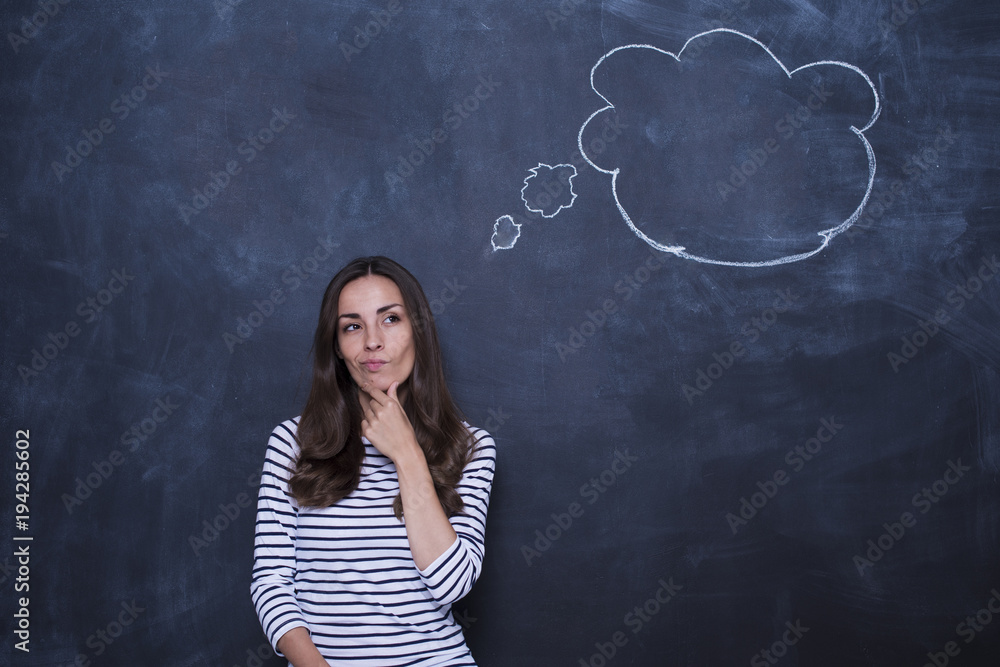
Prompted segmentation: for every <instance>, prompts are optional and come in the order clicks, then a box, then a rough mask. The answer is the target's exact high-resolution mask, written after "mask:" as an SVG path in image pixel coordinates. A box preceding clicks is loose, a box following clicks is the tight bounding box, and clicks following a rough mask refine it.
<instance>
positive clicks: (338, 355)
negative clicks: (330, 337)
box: [333, 339, 344, 359]
mask: <svg viewBox="0 0 1000 667" xmlns="http://www.w3.org/2000/svg"><path fill="white" fill-rule="evenodd" d="M333 351H334V352H335V353H336V354H337V358H338V359H343V358H344V355H343V354H341V353H340V345H339V344H338V343H337V341H336V339H335V340H334V341H333Z"/></svg>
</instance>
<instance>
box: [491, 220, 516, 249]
mask: <svg viewBox="0 0 1000 667" xmlns="http://www.w3.org/2000/svg"><path fill="white" fill-rule="evenodd" d="M504 218H507V219H508V220H510V224H512V225H514V229H516V230H517V234H515V235H514V240H513V241H511V242H510V245H502V246H497V244H496V242H495V241H494V240H493V239H495V238H496V237H497V233H498V232H499V231H500V230H499V229H498V227H499V226H500V221H501V220H503V219H504ZM519 238H521V225H520V224H519V223H516V222H514V218H512V217H511V216H509V215H501V216H500V217H499V218H497V221H496V222H494V223H493V236H491V237H490V245H491V246H493V252H496V251H497V250H510V249H511V248H513V247H514V244H515V243H517V240H518V239H519Z"/></svg>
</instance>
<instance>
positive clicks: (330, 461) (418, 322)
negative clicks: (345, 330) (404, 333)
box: [289, 256, 472, 518]
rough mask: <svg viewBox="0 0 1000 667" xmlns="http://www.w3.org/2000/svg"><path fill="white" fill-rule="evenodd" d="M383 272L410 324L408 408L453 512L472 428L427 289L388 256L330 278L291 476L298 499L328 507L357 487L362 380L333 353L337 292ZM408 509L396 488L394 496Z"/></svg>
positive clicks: (397, 508) (397, 507)
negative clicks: (452, 388) (455, 393)
mask: <svg viewBox="0 0 1000 667" xmlns="http://www.w3.org/2000/svg"><path fill="white" fill-rule="evenodd" d="M373 275H374V276H384V277H386V278H389V279H390V280H392V281H393V282H394V283H396V286H397V287H399V291H400V293H401V294H402V295H403V306H404V307H405V308H406V314H407V316H408V317H409V320H410V325H411V327H412V330H413V347H414V361H413V372H412V373H411V374H410V377H409V378H408V379H407V381H406V382H405V383H404V386H406V388H407V391H406V396H405V398H404V399H403V409H404V410H405V411H406V415H407V416H408V417H409V419H410V423H411V424H412V425H413V431H414V433H415V434H416V436H417V442H418V443H419V444H420V448H421V449H422V450H423V451H424V456H425V457H426V458H427V466H428V468H429V469H430V473H431V478H432V479H433V480H434V488H435V490H436V491H437V495H438V498H439V499H440V501H441V506H442V507H443V508H444V511H445V513H446V514H447V515H448V516H452V515H454V514H457V513H459V512H461V511H462V507H463V503H462V498H461V496H460V495H459V494H458V491H456V490H455V487H456V486H457V485H458V482H459V481H460V480H461V478H462V471H463V470H464V468H465V466H466V464H467V463H468V462H469V459H470V457H471V443H472V440H471V438H470V434H469V431H468V429H466V427H465V426H464V425H463V424H462V417H461V414H460V413H459V411H458V408H457V407H456V406H455V403H454V401H452V398H451V394H450V393H449V392H448V387H447V385H446V384H445V381H444V370H443V368H442V364H441V348H440V346H439V345H438V337H437V330H436V329H435V327H434V319H433V316H432V314H431V309H430V305H428V303H427V297H426V296H425V295H424V291H423V289H422V288H421V287H420V283H419V282H417V279H416V278H414V277H413V275H412V274H410V272H409V271H407V270H406V269H404V268H403V267H402V266H400V265H399V264H397V263H396V262H394V261H393V260H391V259H389V258H388V257H381V256H376V257H359V258H357V259H355V260H352V261H351V262H350V263H348V264H347V266H345V267H344V268H343V269H341V270H340V271H339V272H338V273H337V275H335V276H334V277H333V280H331V281H330V284H329V285H327V288H326V293H325V294H324V295H323V303H322V305H321V306H320V313H319V324H318V325H317V327H316V334H315V336H314V338H313V349H312V356H313V378H312V385H311V387H310V389H309V398H308V399H307V400H306V405H305V408H304V409H303V410H302V418H301V419H300V420H299V427H298V433H297V435H296V440H297V441H298V444H299V457H298V460H297V462H296V466H295V472H294V473H293V474H292V477H291V480H290V481H289V488H290V490H291V492H292V496H293V497H294V498H295V500H296V501H297V502H298V503H299V505H300V506H307V507H329V506H330V505H333V504H334V503H336V502H338V501H339V500H340V499H341V498H343V497H345V496H346V495H347V494H349V493H350V492H351V491H353V490H354V489H356V488H357V486H358V483H359V482H360V481H361V464H362V462H363V461H364V457H365V448H364V445H363V444H362V442H361V420H362V413H361V405H360V403H359V402H358V392H359V389H358V386H357V385H356V384H355V383H354V380H353V378H351V374H350V373H349V372H348V370H347V365H346V364H345V363H344V360H343V359H341V358H339V357H338V356H337V353H336V349H337V348H336V345H337V317H338V313H337V308H338V304H339V302H340V292H341V290H343V288H344V286H345V285H347V284H348V283H349V282H351V281H353V280H357V279H358V278H363V277H365V276H373ZM392 507H393V511H394V512H395V514H396V517H397V518H402V516H403V503H402V499H401V498H400V497H399V496H396V499H395V501H394V502H393V506H392Z"/></svg>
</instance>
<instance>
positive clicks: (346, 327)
mask: <svg viewBox="0 0 1000 667" xmlns="http://www.w3.org/2000/svg"><path fill="white" fill-rule="evenodd" d="M357 328H358V325H357V324H354V323H351V324H348V325H347V326H345V327H344V333H347V332H348V331H354V330H356V329H357Z"/></svg>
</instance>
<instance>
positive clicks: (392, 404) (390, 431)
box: [361, 382, 423, 464]
mask: <svg viewBox="0 0 1000 667" xmlns="http://www.w3.org/2000/svg"><path fill="white" fill-rule="evenodd" d="M398 386H399V383H398V382H393V383H392V384H391V385H389V393H388V394H386V393H384V392H383V391H382V390H380V389H379V388H378V387H376V386H375V385H374V384H372V383H371V382H369V383H367V384H365V385H364V386H363V387H361V391H363V392H365V393H366V394H368V396H369V397H370V399H371V400H369V401H368V405H367V406H365V404H364V402H362V404H361V407H362V408H363V409H364V416H363V418H362V420H361V434H362V435H363V436H365V437H366V438H368V440H369V442H371V443H372V444H373V445H374V446H375V449H377V450H379V451H380V452H382V453H383V454H384V455H386V456H388V457H389V459H390V460H392V462H393V463H396V464H398V463H399V462H400V461H399V459H401V458H406V457H410V456H412V455H414V454H418V453H419V454H421V455H422V454H423V451H422V450H421V449H420V445H419V444H418V443H417V436H416V434H415V433H414V432H413V426H412V425H411V424H410V420H409V418H408V417H407V416H406V412H405V411H404V410H403V406H402V405H401V404H400V402H399V398H398V397H397V396H396V389H397V387H398Z"/></svg>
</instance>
